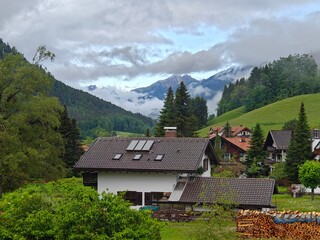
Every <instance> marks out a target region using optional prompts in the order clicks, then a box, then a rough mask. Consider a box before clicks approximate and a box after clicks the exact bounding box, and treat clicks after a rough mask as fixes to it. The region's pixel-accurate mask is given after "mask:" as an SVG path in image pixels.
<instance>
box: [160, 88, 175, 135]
mask: <svg viewBox="0 0 320 240" xmlns="http://www.w3.org/2000/svg"><path fill="white" fill-rule="evenodd" d="M174 119H175V118H174V94H173V90H172V88H171V87H169V89H168V92H167V95H166V98H165V100H164V105H163V108H162V109H161V111H160V116H159V121H158V123H157V125H156V128H155V136H156V137H163V136H164V127H172V126H173V125H174Z"/></svg>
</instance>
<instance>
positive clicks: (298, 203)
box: [272, 194, 320, 212]
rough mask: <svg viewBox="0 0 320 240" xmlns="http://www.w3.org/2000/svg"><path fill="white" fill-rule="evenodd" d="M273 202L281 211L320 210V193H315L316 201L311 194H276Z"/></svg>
mask: <svg viewBox="0 0 320 240" xmlns="http://www.w3.org/2000/svg"><path fill="white" fill-rule="evenodd" d="M272 204H273V205H276V206H277V209H278V210H279V211H282V210H299V211H301V212H310V211H316V212H320V196H319V195H315V197H314V201H311V198H310V195H303V196H302V197H297V198H293V197H291V195H290V194H275V195H273V197H272Z"/></svg>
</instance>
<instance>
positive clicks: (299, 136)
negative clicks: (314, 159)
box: [285, 103, 312, 183]
mask: <svg viewBox="0 0 320 240" xmlns="http://www.w3.org/2000/svg"><path fill="white" fill-rule="evenodd" d="M311 154H312V152H311V133H310V128H309V125H308V121H307V115H306V113H305V108H304V104H303V103H301V105H300V111H299V119H298V122H297V125H296V127H295V130H294V132H293V134H292V137H291V141H290V144H289V147H288V153H287V157H286V168H285V170H286V173H287V175H288V178H289V180H290V181H292V182H293V183H298V182H299V166H300V165H302V164H303V163H304V162H305V161H306V160H308V159H310V157H311Z"/></svg>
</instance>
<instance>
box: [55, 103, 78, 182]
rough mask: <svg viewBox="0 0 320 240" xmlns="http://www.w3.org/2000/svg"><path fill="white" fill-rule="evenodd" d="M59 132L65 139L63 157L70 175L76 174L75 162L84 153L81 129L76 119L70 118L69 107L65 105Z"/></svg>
mask: <svg viewBox="0 0 320 240" xmlns="http://www.w3.org/2000/svg"><path fill="white" fill-rule="evenodd" d="M60 122H61V125H60V128H59V132H60V134H61V135H62V137H63V140H64V149H65V151H64V154H63V156H62V159H63V161H64V163H65V165H66V167H67V169H68V171H69V173H68V174H69V175H70V176H71V175H75V173H74V172H73V166H74V164H75V163H76V162H77V161H78V160H79V158H80V157H81V155H82V154H83V149H82V148H81V142H80V131H79V128H78V126H77V122H76V120H75V119H73V118H72V119H70V118H69V116H68V111H67V107H66V106H64V111H63V112H62V113H61V116H60Z"/></svg>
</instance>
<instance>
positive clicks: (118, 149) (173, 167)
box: [74, 137, 274, 209]
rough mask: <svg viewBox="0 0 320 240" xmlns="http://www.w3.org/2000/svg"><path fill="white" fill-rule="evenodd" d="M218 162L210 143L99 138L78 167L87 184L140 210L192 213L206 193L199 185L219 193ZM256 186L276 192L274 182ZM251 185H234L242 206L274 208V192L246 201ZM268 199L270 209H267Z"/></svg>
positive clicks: (260, 194) (189, 140) (188, 140)
mask: <svg viewBox="0 0 320 240" xmlns="http://www.w3.org/2000/svg"><path fill="white" fill-rule="evenodd" d="M216 159H217V158H216V156H215V153H214V151H213V147H212V145H211V143H210V141H209V139H205V138H175V137H163V138H120V137H110V138H98V139H97V140H96V141H95V142H94V143H93V145H92V146H91V147H90V148H89V150H88V151H87V152H86V153H84V155H83V156H82V157H81V158H80V160H79V161H78V162H77V163H76V164H75V166H74V168H75V170H78V171H81V172H82V173H83V183H84V185H87V186H92V187H95V188H96V189H97V191H98V192H99V193H102V192H104V191H108V192H112V193H115V194H118V193H121V192H124V198H125V199H127V200H129V201H131V202H132V204H133V205H134V206H135V207H137V208H139V207H141V206H145V205H157V206H160V208H168V207H170V208H172V207H174V208H180V209H181V208H183V209H186V208H190V207H191V206H192V205H193V204H194V203H195V201H197V200H198V199H197V196H198V195H199V194H201V193H202V190H203V189H200V188H199V189H196V188H195V184H198V185H197V186H200V185H201V186H203V185H202V184H201V183H205V184H206V185H207V187H208V189H211V190H210V191H211V192H212V191H213V192H214V191H215V190H216V189H218V186H217V185H218V184H220V183H221V182H219V181H217V180H212V178H211V177H210V176H211V166H212V165H214V164H219V162H217V160H216ZM252 181H253V182H254V183H255V185H254V187H255V188H259V187H260V185H259V184H266V185H268V186H269V188H270V189H272V190H273V185H272V184H274V182H272V181H271V182H270V181H269V180H266V181H265V180H263V179H258V180H252ZM261 181H262V182H263V183H262V182H261ZM199 184H200V185H199ZM228 184H229V183H228ZM247 184H248V182H245V181H243V180H241V179H239V180H234V182H232V183H231V184H230V186H232V188H235V189H236V190H235V191H237V189H238V190H239V191H237V193H238V194H239V195H240V197H239V200H241V201H242V200H243V202H241V204H242V205H246V204H245V203H246V202H245V201H246V200H245V199H247V198H251V196H252V203H251V204H252V206H253V207H260V206H262V205H263V206H271V201H269V200H270V196H271V195H272V191H271V190H270V191H267V192H263V193H262V192H261V191H260V190H257V195H258V196H257V195H255V194H252V195H251V196H246V194H248V192H247V191H244V189H246V188H248V187H250V188H251V187H253V186H252V185H247ZM225 189H227V188H225ZM250 194H251V193H250ZM265 198H266V199H267V200H266V201H267V202H265V203H266V204H261V199H265ZM211 200H214V199H211Z"/></svg>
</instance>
